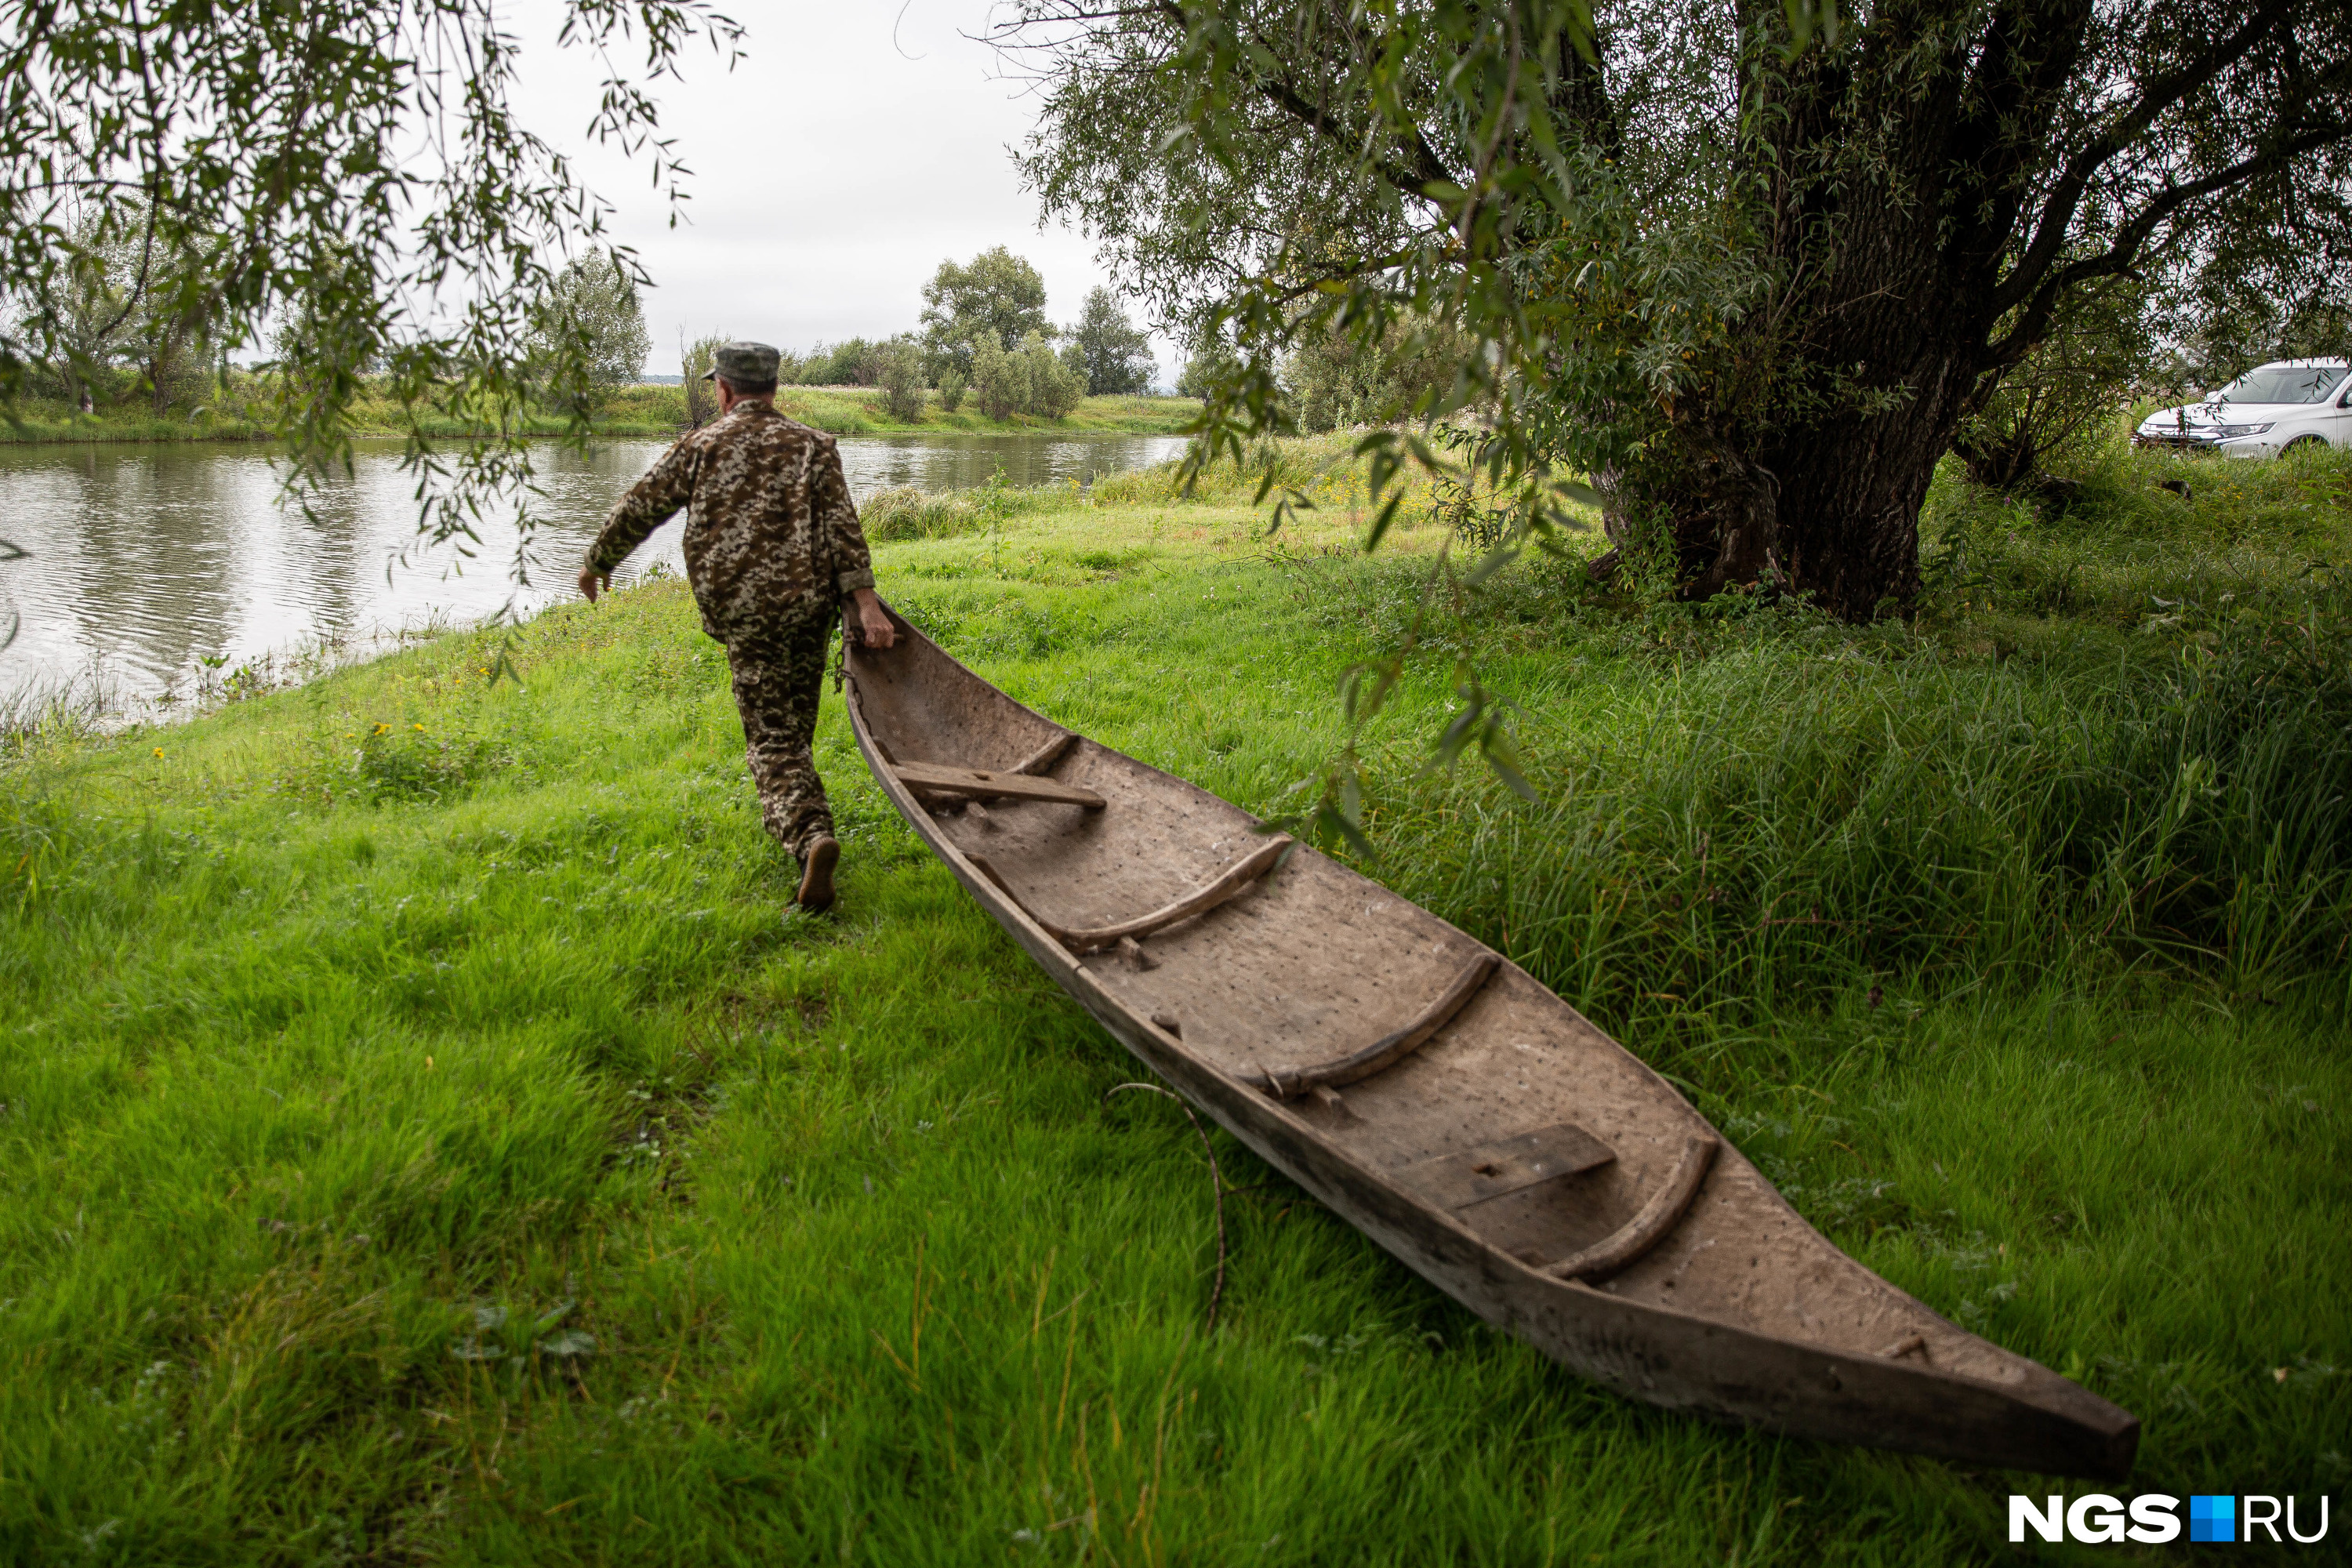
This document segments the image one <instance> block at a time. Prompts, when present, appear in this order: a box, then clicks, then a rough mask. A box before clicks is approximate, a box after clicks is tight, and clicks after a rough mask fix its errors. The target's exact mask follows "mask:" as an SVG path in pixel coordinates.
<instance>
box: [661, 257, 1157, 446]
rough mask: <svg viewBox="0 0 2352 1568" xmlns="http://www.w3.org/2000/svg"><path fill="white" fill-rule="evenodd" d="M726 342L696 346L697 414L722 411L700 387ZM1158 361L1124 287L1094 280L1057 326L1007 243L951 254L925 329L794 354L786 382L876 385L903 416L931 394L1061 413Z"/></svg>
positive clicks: (1140, 378) (934, 288) (1115, 391)
mask: <svg viewBox="0 0 2352 1568" xmlns="http://www.w3.org/2000/svg"><path fill="white" fill-rule="evenodd" d="M726 341H727V337H726V335H725V334H723V333H713V334H711V335H709V336H708V337H705V338H702V339H699V340H698V341H696V342H693V343H692V344H689V345H687V346H686V347H685V350H684V353H683V363H682V365H681V370H682V372H683V374H684V375H685V377H686V381H687V384H688V389H689V390H688V417H689V419H691V420H693V421H694V422H695V423H700V422H701V421H702V420H703V419H705V418H707V417H708V416H709V413H714V412H716V405H715V403H713V404H710V405H709V409H708V410H706V409H705V408H704V407H703V406H702V403H701V402H700V401H698V399H704V400H707V399H708V398H709V394H708V393H707V392H705V393H701V394H697V393H696V392H695V391H694V390H693V389H694V387H695V385H696V383H697V381H698V378H699V377H700V376H701V374H702V373H703V372H704V371H706V370H708V369H709V366H710V356H711V353H712V351H714V350H715V349H716V348H717V347H718V346H719V344H720V343H722V342H726ZM1157 368H1158V366H1157V364H1156V363H1155V362H1154V361H1153V359H1152V355H1151V341H1150V336H1149V335H1148V334H1147V333H1146V332H1145V331H1143V329H1141V328H1140V327H1138V326H1137V325H1135V323H1134V322H1132V321H1129V319H1128V315H1127V312H1126V310H1124V309H1123V308H1122V307H1121V306H1120V304H1119V301H1118V296H1117V295H1116V294H1113V293H1112V292H1111V291H1110V290H1109V289H1105V288H1100V287H1097V288H1096V289H1092V290H1091V291H1089V292H1088V294H1087V298H1086V303H1085V304H1084V305H1083V306H1082V307H1081V308H1080V310H1079V312H1078V319H1077V320H1076V321H1074V322H1072V323H1070V324H1069V325H1067V326H1055V324H1054V322H1053V321H1050V320H1049V319H1048V318H1047V317H1046V314H1045V279H1044V277H1043V276H1041V275H1040V274H1039V273H1038V271H1037V268H1035V267H1034V266H1033V265H1031V264H1030V263H1029V262H1028V261H1027V260H1025V259H1024V258H1021V257H1018V256H1015V255H1013V253H1012V252H1011V251H1010V250H1008V249H1006V248H1005V247H1003V246H1001V245H1000V246H997V247H993V248H992V249H989V250H984V251H982V252H981V253H980V254H979V255H978V256H975V257H973V258H971V261H970V262H968V263H959V262H956V261H954V260H947V261H942V262H940V267H939V270H938V271H937V272H936V273H934V274H933V275H932V277H931V279H930V281H929V282H928V283H926V284H924V285H923V311H922V315H921V317H920V318H919V323H918V325H917V327H916V328H915V329H914V330H911V331H905V332H901V333H899V334H898V335H897V336H895V337H889V338H863V337H856V338H846V339H844V340H843V341H842V342H837V343H822V342H821V343H818V344H817V345H816V346H815V347H814V348H812V349H810V350H808V351H807V352H806V353H785V354H784V355H783V356H782V360H781V361H780V362H779V363H778V365H777V370H776V379H777V380H778V381H779V382H781V383H782V384H785V385H787V386H858V387H871V388H874V389H875V390H877V391H878V392H880V393H881V394H882V398H883V404H884V406H885V407H886V408H887V410H888V411H889V413H890V414H891V415H892V416H894V417H897V418H901V419H912V418H916V417H918V416H920V414H921V413H922V410H923V407H924V405H925V401H926V395H927V394H928V393H930V392H932V391H936V392H937V393H938V394H939V400H940V406H941V407H942V408H944V409H946V410H947V411H948V412H949V413H950V414H952V413H954V412H956V411H957V410H958V409H960V408H961V407H962V405H963V401H964V399H965V398H966V397H970V398H971V399H972V400H973V401H974V402H975V403H976V404H977V405H979V407H980V410H981V412H982V413H983V414H985V415H986V416H988V417H989V418H992V419H1010V418H1012V417H1013V416H1015V415H1029V416H1039V417H1044V418H1048V419H1058V418H1061V417H1062V416H1065V415H1066V414H1068V413H1069V412H1070V410H1071V409H1073V408H1075V407H1076V406H1077V404H1078V400H1079V399H1080V398H1082V397H1090V396H1107V395H1120V394H1133V393H1141V392H1148V391H1150V388H1151V379H1152V375H1153V374H1154V372H1155V371H1156V370H1157Z"/></svg>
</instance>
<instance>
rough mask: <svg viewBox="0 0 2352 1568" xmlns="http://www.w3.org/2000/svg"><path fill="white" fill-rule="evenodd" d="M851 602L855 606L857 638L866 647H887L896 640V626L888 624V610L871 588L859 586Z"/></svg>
mask: <svg viewBox="0 0 2352 1568" xmlns="http://www.w3.org/2000/svg"><path fill="white" fill-rule="evenodd" d="M852 603H853V604H855V605H856V608H857V640H858V641H859V642H861V643H863V644H865V645H866V647H889V646H890V645H891V644H892V643H895V642H897V641H898V627H896V626H892V625H891V624H890V612H889V611H887V610H886V609H884V608H883V607H882V601H881V600H879V599H877V598H876V597H875V596H874V590H873V589H871V588H860V589H858V590H857V593H856V596H855V598H854V599H853V600H852Z"/></svg>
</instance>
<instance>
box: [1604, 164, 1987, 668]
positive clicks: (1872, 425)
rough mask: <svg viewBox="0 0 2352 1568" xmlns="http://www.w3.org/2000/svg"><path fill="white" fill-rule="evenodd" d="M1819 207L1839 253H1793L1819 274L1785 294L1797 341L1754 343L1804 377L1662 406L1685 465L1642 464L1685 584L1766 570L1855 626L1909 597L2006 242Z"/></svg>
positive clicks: (1692, 587)
mask: <svg viewBox="0 0 2352 1568" xmlns="http://www.w3.org/2000/svg"><path fill="white" fill-rule="evenodd" d="M1819 216H1822V217H1824V218H1827V219H1830V220H1831V221H1832V222H1833V224H1834V226H1835V230H1836V233H1837V242H1836V246H1835V258H1834V262H1833V264H1832V265H1829V266H1822V265H1821V258H1820V257H1819V256H1818V255H1815V256H1813V257H1811V258H1806V257H1800V256H1796V255H1793V254H1792V255H1791V256H1790V257H1789V258H1786V259H1787V260H1788V261H1789V262H1790V271H1791V273H1793V274H1796V275H1800V276H1803V275H1806V274H1810V275H1811V276H1813V277H1815V278H1817V279H1821V280H1820V281H1818V282H1816V283H1815V284H1814V285H1813V286H1812V287H1811V288H1810V289H1806V290H1804V291H1802V292H1801V293H1799V294H1797V295H1795V296H1794V297H1792V298H1791V299H1790V300H1787V301H1786V302H1785V303H1786V306H1787V310H1785V312H1784V313H1783V315H1782V320H1783V321H1787V320H1791V319H1793V320H1794V321H1797V322H1798V323H1799V324H1800V325H1799V328H1798V330H1797V333H1796V342H1794V344H1793V345H1791V344H1790V343H1789V342H1787V341H1785V340H1783V341H1782V342H1779V343H1766V342H1761V341H1759V342H1758V343H1757V344H1756V345H1755V353H1756V357H1757V358H1759V359H1765V358H1769V357H1771V356H1774V355H1778V356H1780V363H1781V364H1783V365H1784V366H1793V367H1798V369H1799V374H1797V375H1789V376H1787V377H1786V379H1785V381H1784V382H1783V383H1782V384H1778V385H1775V386H1773V387H1772V388H1770V389H1769V390H1765V391H1761V392H1759V393H1757V394H1755V395H1750V396H1748V397H1744V398H1725V399H1720V400H1717V399H1701V400H1699V401H1697V402H1696V403H1695V404H1694V405H1692V406H1690V407H1689V408H1687V409H1676V410H1675V411H1673V412H1672V413H1670V416H1669V422H1670V427H1671V429H1672V431H1673V435H1674V439H1675V451H1674V456H1675V458H1676V459H1678V460H1677V461H1676V462H1675V463H1672V464H1666V465H1658V466H1656V467H1654V468H1652V469H1651V470H1650V478H1649V480H1648V488H1649V489H1650V490H1651V496H1650V498H1649V499H1650V500H1651V502H1652V510H1653V511H1654V512H1657V513H1662V514H1663V515H1664V516H1665V517H1667V518H1670V519H1671V520H1672V522H1673V528H1674V533H1675V548H1676V553H1677V555H1678V556H1679V558H1680V563H1681V567H1682V583H1683V589H1684V593H1685V595H1686V596H1688V597H1691V598H1704V597H1707V596H1709V595H1715V594H1717V593H1721V592H1723V591H1725V590H1726V589H1727V588H1732V587H1735V586H1745V585H1748V584H1757V583H1770V584H1775V585H1777V586H1778V587H1780V589H1782V590H1783V591H1786V592H1791V593H1796V594H1801V595H1809V596H1810V597H1811V601H1812V602H1813V603H1814V604H1816V605H1820V606H1821V607H1822V608H1823V609H1825V610H1827V611H1829V612H1830V613H1831V614H1832V615H1835V616H1839V617H1840V618H1841V619H1843V620H1847V621H1857V622H1859V621H1867V620H1871V619H1874V618H1875V617H1877V616H1881V615H1885V614H1887V613H1889V612H1890V611H1898V612H1899V611H1902V610H1906V609H1907V608H1908V607H1909V605H1911V603H1912V601H1913V600H1914V598H1916V595H1917V594H1918V591H1919V510H1920V507H1921V505H1922V504H1923V503H1924V502H1925V501H1926V500H1927V485H1928V481H1929V480H1930V479H1932V478H1934V476H1935V472H1936V463H1937V459H1938V458H1941V457H1942V456H1943V455H1944V453H1945V452H1947V451H1948V450H1950V448H1951V444H1952V438H1953V436H1954V434H1955V433H1956V432H1957V431H1958V427H1959V424H1960V420H1961V418H1962V416H1964V415H1965V414H1966V413H1967V412H1968V409H1969V400H1970V399H1971V397H1972V396H1974V395H1976V393H1977V389H1978V386H1979V380H1980V377H1981V375H1982V373H1983V371H1984V370H1985V368H1986V366H1987V364H1988V363H1989V358H1988V347H1987V340H1988V334H1989V331H1990V328H1991V327H1992V325H1993V323H1994V321H1995V319H1996V317H1997V315H1998V312H1997V311H1996V310H1995V309H1994V307H1993V303H1992V299H1993V284H1994V278H1995V275H1996V261H1997V257H1998V248H1997V247H1996V246H1994V245H1990V244H1987V245H1972V244H1969V243H1968V242H1967V241H1968V238H1969V237H1968V236H1967V235H1966V234H1965V233H1964V234H1963V235H1962V236H1961V237H1960V239H1959V241H1958V243H1956V242H1955V237H1954V235H1953V233H1952V231H1951V228H1950V227H1949V226H1947V225H1945V224H1943V223H1942V222H1940V221H1939V216H1938V214H1937V210H1936V209H1935V207H1934V206H1933V205H1928V204H1921V203H1917V202H1904V201H1897V200H1892V199H1885V198H1883V197H1880V196H1878V195H1876V193H1869V192H1864V193H1861V194H1848V195H1844V196H1843V197H1842V198H1841V199H1840V201H1839V203H1838V204H1837V205H1836V207H1835V208H1834V210H1833V211H1824V212H1822V214H1820V215H1819ZM1773 330H1776V329H1774V328H1771V327H1767V326H1759V327H1758V328H1757V329H1756V331H1757V332H1758V334H1759V340H1760V339H1761V337H1762V334H1764V333H1765V332H1767V331H1773ZM1792 349H1793V352H1792ZM1800 376H1801V377H1802V379H1800Z"/></svg>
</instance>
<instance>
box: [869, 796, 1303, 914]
mask: <svg viewBox="0 0 2352 1568" xmlns="http://www.w3.org/2000/svg"><path fill="white" fill-rule="evenodd" d="M900 772H901V773H904V772H905V770H904V769H901V770H900ZM1293 842H1294V840H1293V839H1292V838H1291V837H1290V835H1288V834H1286V833H1277V834H1276V835H1275V836H1274V837H1271V838H1269V839H1267V840H1266V841H1265V843H1264V844H1261V845H1260V846H1258V847H1256V848H1255V849H1253V850H1251V851H1250V852H1249V853H1248V854H1247V855H1244V856H1243V857H1242V858H1240V859H1239V860H1236V861H1234V863H1233V864H1232V865H1231V866H1228V867H1227V868H1225V869H1224V871H1223V873H1222V874H1221V875H1219V876H1218V878H1217V879H1216V880H1214V881H1213V882H1209V883H1206V884H1204V885H1202V887H1199V888H1196V889H1193V890H1192V892H1189V893H1187V894H1185V895H1184V896H1183V897H1182V898H1181V899H1179V900H1176V901H1175V902H1174V903H1172V904H1163V905H1161V906H1160V908H1159V909H1156V910H1152V911H1151V912H1150V914H1148V915H1139V916H1137V917H1136V918H1135V919H1134V920H1131V921H1122V922H1121V923H1119V924H1118V925H1115V926H1097V927H1094V928H1093V929H1091V930H1074V929H1072V928H1071V927H1068V926H1057V925H1055V924H1054V923H1053V922H1052V921H1044V920H1040V921H1037V923H1038V924H1039V925H1041V926H1044V927H1045V930H1046V931H1047V932H1048V933H1049V934H1051V935H1052V937H1053V938H1054V940H1055V942H1060V943H1061V944H1062V945H1063V946H1064V947H1066V948H1068V949H1069V950H1070V951H1071V952H1099V951H1100V950H1101V949H1103V948H1106V947H1116V946H1118V941H1119V938H1121V937H1137V936H1142V935H1143V934H1145V933H1146V932H1148V931H1158V930H1159V929H1160V927H1162V926H1172V925H1174V924H1175V923H1176V922H1177V921H1181V920H1190V919H1191V918H1192V916H1194V915H1197V914H1201V913H1203V912H1205V911H1207V910H1213V909H1215V908H1216V907H1217V906H1218V905H1219V904H1222V903H1223V902H1224V901H1225V900H1228V899H1231V898H1234V897H1236V896H1237V895H1239V894H1240V893H1241V891H1242V890H1243V889H1245V888H1247V887H1248V886H1249V885H1250V884H1251V883H1252V882H1255V881H1256V880H1257V879H1259V878H1260V877H1263V876H1265V874H1266V873H1267V872H1268V871H1271V870H1273V869H1274V863H1275V862H1276V861H1277V860H1279V859H1281V858H1282V856H1283V851H1285V850H1286V849H1288V848H1289V847H1290V846H1291V844H1292V843H1293ZM1031 918H1032V919H1033V920H1034V919H1035V918H1036V917H1035V916H1034V915H1033V916H1032V917H1031Z"/></svg>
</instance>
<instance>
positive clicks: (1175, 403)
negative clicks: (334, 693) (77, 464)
mask: <svg viewBox="0 0 2352 1568" xmlns="http://www.w3.org/2000/svg"><path fill="white" fill-rule="evenodd" d="M776 402H777V406H778V407H780V408H782V410H783V411H784V412H785V413H787V414H789V415H791V416H793V418H795V419H798V420H800V421H802V422H803V424H807V425H812V426H815V427H816V428H817V429H820V430H826V431H830V432H832V433H833V434H835V435H837V436H856V435H883V434H891V433H902V432H903V433H907V434H926V433H928V434H940V435H944V434H950V433H965V434H973V435H996V436H1002V435H1009V434H1017V433H1021V432H1024V431H1027V432H1038V433H1055V432H1070V433H1077V434H1086V435H1139V436H1160V435H1170V434H1172V433H1174V432H1175V431H1177V430H1180V429H1181V428H1182V427H1183V426H1184V425H1185V424H1186V423H1187V422H1188V421H1190V420H1191V419H1192V416H1194V415H1196V414H1198V413H1199V412H1200V408H1201V405H1200V402H1199V400H1198V399H1195V398H1189V397H1126V396H1120V397H1089V398H1087V399H1086V400H1085V401H1084V402H1082V403H1081V404H1079V405H1078V406H1077V407H1076V408H1075V409H1073V410H1072V411H1071V412H1070V414H1069V416H1067V417H1066V418H1063V419H1039V418H1032V417H1030V416H1025V415H1024V416H1014V417H1013V418H1012V419H1010V420H1006V421H998V420H994V419H990V418H988V417H987V416H984V415H982V413H981V412H980V410H979V407H978V405H976V404H973V403H971V402H970V401H967V402H965V403H964V404H963V405H962V406H961V407H960V408H959V409H958V410H957V411H956V412H955V413H953V414H950V413H948V412H947V411H946V410H945V409H943V408H941V407H940V401H939V394H938V393H936V392H934V393H931V394H929V403H928V404H927V405H925V407H924V411H923V416H922V417H921V418H920V419H917V420H901V419H893V418H891V417H890V416H889V415H888V413H887V411H886V410H885V409H884V408H883V406H882V395H881V394H880V393H879V392H877V391H872V390H869V389H866V388H860V387H839V386H788V387H785V388H783V389H782V391H781V392H780V393H779V394H778V396H777V400H776ZM14 413H15V415H16V417H15V419H14V420H13V421H7V420H0V445H9V444H16V445H24V444H29V443H34V442H60V441H67V442H70V441H101V442H112V441H257V440H266V439H268V430H267V428H265V426H263V425H262V424H261V423H259V422H257V420H256V419H255V418H251V417H247V416H246V413H245V405H244V403H243V402H242V401H241V400H240V399H238V398H236V397H229V398H225V399H222V400H221V401H220V402H218V403H217V404H216V405H206V406H205V407H204V408H203V409H201V410H197V411H189V410H184V409H183V410H175V411H173V412H172V413H168V414H163V415H158V414H156V413H155V412H154V411H153V410H152V408H151V407H149V406H148V405H146V404H145V403H143V402H137V403H131V404H123V405H116V406H111V407H108V408H104V409H101V410H100V411H99V412H98V413H96V414H82V413H79V412H78V411H76V410H75V409H74V408H73V407H72V405H68V404H66V403H62V402H57V401H54V400H52V401H47V402H44V401H40V400H32V401H28V402H26V403H25V404H23V405H20V406H18V407H17V408H16V410H14ZM524 426H525V428H526V429H527V430H528V431H529V432H530V434H533V435H539V436H561V435H562V434H564V428H565V426H564V423H563V421H562V419H560V418H556V417H553V416H540V417H535V418H530V419H526V420H525V421H524ZM685 426H686V394H685V392H684V390H683V389H682V388H679V387H676V386H629V387H623V388H621V389H619V390H618V391H615V392H614V393H611V394H610V395H607V396H606V397H605V398H604V402H603V403H602V405H600V406H599V408H598V410H597V415H596V428H597V430H598V431H599V432H600V433H601V434H604V435H607V436H665V437H666V436H675V435H677V433H678V432H679V431H680V430H681V429H683V428H685ZM423 427H424V430H425V434H426V435H428V436H434V437H451V438H454V437H462V436H465V435H467V434H468V431H467V428H466V427H465V426H462V425H460V424H458V423H457V422H456V421H454V420H446V419H435V418H427V419H425V421H424V422H423ZM403 431H404V426H403V424H402V420H401V411H400V410H399V408H398V407H397V406H395V405H393V404H390V403H388V402H383V401H380V400H379V401H366V400H363V401H362V402H361V404H360V405H358V407H357V408H356V409H355V410H354V422H353V426H352V434H353V435H355V436H398V435H401V434H402V433H403Z"/></svg>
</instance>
